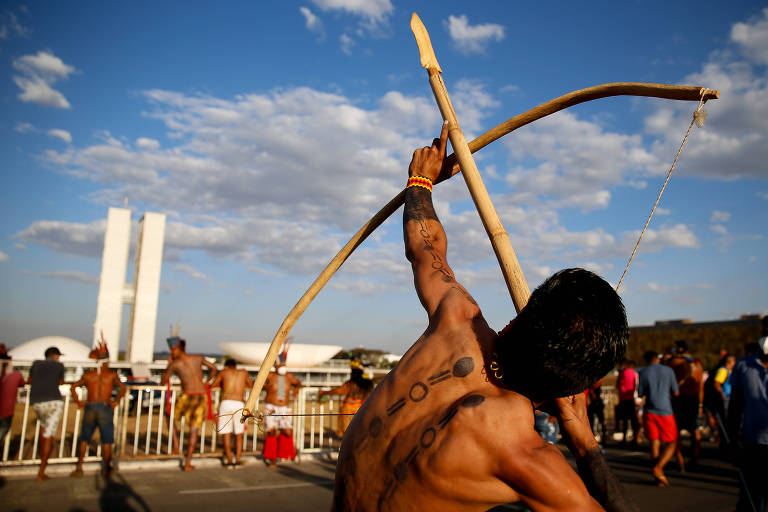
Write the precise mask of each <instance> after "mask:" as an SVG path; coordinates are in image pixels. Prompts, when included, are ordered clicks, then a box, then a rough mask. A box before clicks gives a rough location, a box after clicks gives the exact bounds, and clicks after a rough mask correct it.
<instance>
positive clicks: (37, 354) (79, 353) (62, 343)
mask: <svg viewBox="0 0 768 512" xmlns="http://www.w3.org/2000/svg"><path fill="white" fill-rule="evenodd" d="M49 347H56V348H58V349H59V351H60V352H61V353H62V354H63V355H62V356H61V359H60V361H61V362H65V363H66V362H73V361H89V359H88V353H90V351H91V347H89V346H87V345H85V344H84V343H80V342H79V341H77V340H73V339H72V338H65V337H64V336H43V337H42V338H35V339H34V340H29V341H28V342H26V343H22V344H21V345H19V346H18V347H14V348H12V349H10V350H8V354H9V355H10V356H11V357H12V358H13V359H14V360H16V361H35V360H37V359H45V351H46V350H47V349H48V348H49Z"/></svg>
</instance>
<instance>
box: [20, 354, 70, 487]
mask: <svg viewBox="0 0 768 512" xmlns="http://www.w3.org/2000/svg"><path fill="white" fill-rule="evenodd" d="M62 355H63V354H62V353H61V352H60V351H59V349H58V348H57V347H50V348H48V350H46V351H45V360H44V361H35V362H34V363H32V368H30V370H29V379H27V382H28V383H29V384H30V385H31V386H32V389H31V390H30V393H29V394H30V396H29V403H30V404H32V408H33V409H35V414H37V419H38V420H39V421H40V470H39V471H38V473H37V481H38V482H43V481H45V480H48V479H49V478H50V477H49V476H48V475H46V474H45V467H46V466H47V465H48V457H50V455H51V446H52V445H53V436H54V435H55V434H56V430H58V428H59V423H60V422H61V415H62V413H63V412H64V400H63V399H62V397H61V393H60V392H59V386H60V385H62V384H64V365H63V364H61V363H60V362H59V357H61V356H62Z"/></svg>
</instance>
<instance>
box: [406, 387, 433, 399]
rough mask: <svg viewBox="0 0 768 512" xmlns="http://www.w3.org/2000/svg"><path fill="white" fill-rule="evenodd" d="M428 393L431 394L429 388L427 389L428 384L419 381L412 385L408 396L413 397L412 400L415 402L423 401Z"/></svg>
mask: <svg viewBox="0 0 768 512" xmlns="http://www.w3.org/2000/svg"><path fill="white" fill-rule="evenodd" d="M427 394H429V389H427V386H426V385H425V384H424V383H423V382H417V383H416V384H414V385H413V386H411V390H410V391H409V392H408V396H409V397H411V400H413V401H414V402H421V401H422V400H424V398H426V396H427Z"/></svg>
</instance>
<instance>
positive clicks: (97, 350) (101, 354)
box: [88, 331, 109, 360]
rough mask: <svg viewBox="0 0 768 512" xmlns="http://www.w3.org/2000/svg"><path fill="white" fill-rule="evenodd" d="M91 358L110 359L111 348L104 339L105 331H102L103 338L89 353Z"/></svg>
mask: <svg viewBox="0 0 768 512" xmlns="http://www.w3.org/2000/svg"><path fill="white" fill-rule="evenodd" d="M88 357H89V358H90V359H97V360H102V359H109V348H108V347H107V342H106V340H105V339H104V331H101V339H100V340H99V341H98V342H97V343H96V346H95V347H94V348H93V350H91V351H90V353H89V354H88Z"/></svg>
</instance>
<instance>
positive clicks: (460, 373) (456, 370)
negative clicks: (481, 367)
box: [453, 357, 475, 377]
mask: <svg viewBox="0 0 768 512" xmlns="http://www.w3.org/2000/svg"><path fill="white" fill-rule="evenodd" d="M474 369H475V362H474V361H473V360H472V358H471V357H462V358H461V359H459V360H458V361H456V363H454V365H453V375H454V376H455V377H466V376H467V375H469V374H470V373H472V370H474Z"/></svg>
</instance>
